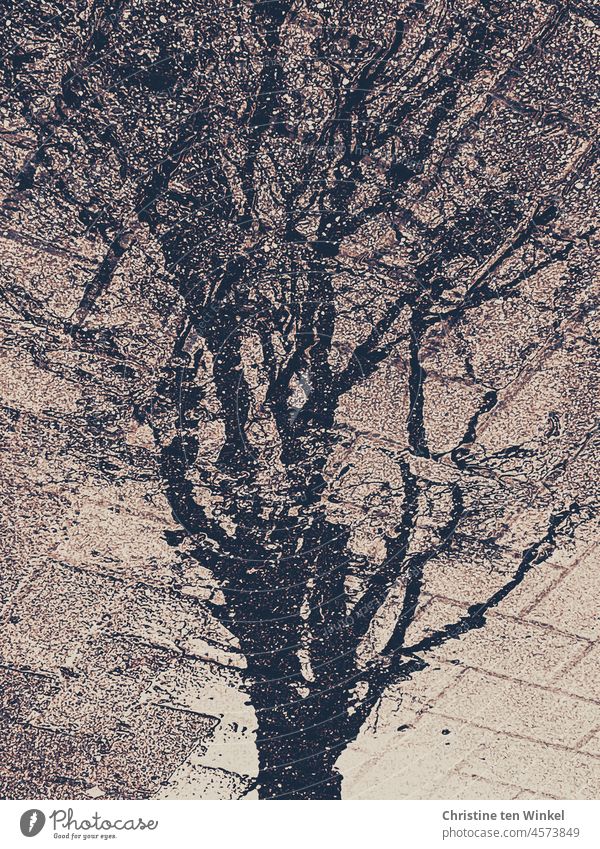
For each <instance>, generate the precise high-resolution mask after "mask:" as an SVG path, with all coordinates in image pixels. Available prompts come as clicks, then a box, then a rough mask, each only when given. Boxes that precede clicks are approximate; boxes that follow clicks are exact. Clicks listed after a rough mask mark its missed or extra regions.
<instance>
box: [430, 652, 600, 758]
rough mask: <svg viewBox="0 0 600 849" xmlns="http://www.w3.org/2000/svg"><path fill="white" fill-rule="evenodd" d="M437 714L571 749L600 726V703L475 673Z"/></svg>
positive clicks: (440, 703) (441, 704)
mask: <svg viewBox="0 0 600 849" xmlns="http://www.w3.org/2000/svg"><path fill="white" fill-rule="evenodd" d="M432 710H433V711H434V712H435V713H438V712H439V713H442V714H445V715H447V716H453V717H456V718H457V719H461V718H465V715H466V716H467V717H468V721H469V722H472V723H476V724H478V725H482V726H484V727H486V728H491V729H493V730H495V731H498V732H506V733H512V734H519V735H522V736H523V737H533V738H536V739H538V740H540V741H542V742H546V743H549V744H555V745H562V746H569V747H572V748H576V746H577V744H578V742H579V741H580V740H581V739H582V737H584V736H585V735H587V734H588V733H589V732H590V731H592V730H593V729H595V728H597V727H598V725H600V704H598V705H596V704H594V703H591V702H586V701H583V700H580V699H575V698H572V697H571V696H567V695H564V694H562V693H558V692H556V691H551V690H546V689H542V688H541V687H535V686H531V685H529V684H525V683H524V682H522V681H515V680H512V679H506V678H496V677H494V676H491V675H485V674H482V673H481V672H478V671H475V670H472V669H469V670H467V672H466V673H465V674H464V675H463V676H462V677H461V678H460V680H459V681H458V682H457V683H456V684H455V685H454V687H452V689H451V690H449V691H448V692H447V693H445V694H444V695H443V696H441V698H440V699H438V701H437V702H436V704H435V706H434V707H433V708H432Z"/></svg>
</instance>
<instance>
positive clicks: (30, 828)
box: [21, 808, 46, 837]
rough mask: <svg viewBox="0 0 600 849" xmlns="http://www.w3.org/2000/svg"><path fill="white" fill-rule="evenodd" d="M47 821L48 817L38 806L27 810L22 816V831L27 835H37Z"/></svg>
mask: <svg viewBox="0 0 600 849" xmlns="http://www.w3.org/2000/svg"><path fill="white" fill-rule="evenodd" d="M45 822H46V817H45V816H44V814H43V813H42V812H41V811H38V810H37V808H32V809H31V810H30V811H25V813H24V814H23V815H22V817H21V833H22V834H24V835H25V837H35V836H36V834H39V833H40V831H41V830H42V829H43V827H44V825H45Z"/></svg>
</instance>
